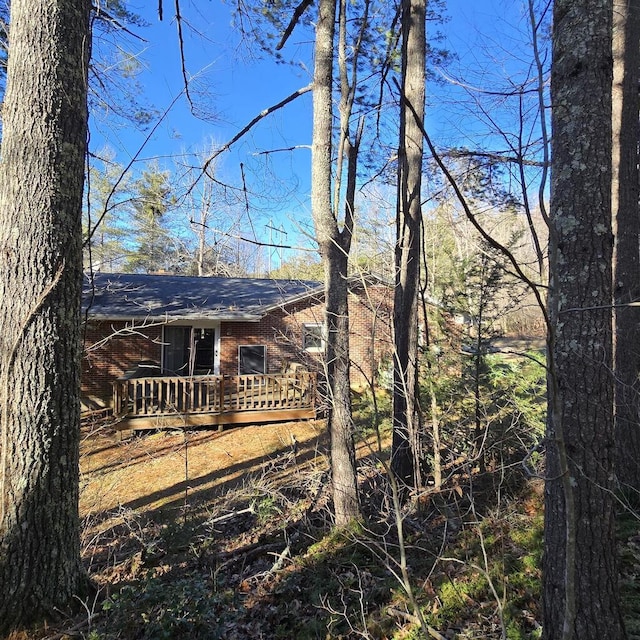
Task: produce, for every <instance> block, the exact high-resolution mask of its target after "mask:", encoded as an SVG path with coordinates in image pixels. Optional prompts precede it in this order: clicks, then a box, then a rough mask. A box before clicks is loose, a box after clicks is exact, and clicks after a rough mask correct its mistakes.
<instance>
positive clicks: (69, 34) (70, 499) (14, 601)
mask: <svg viewBox="0 0 640 640" xmlns="http://www.w3.org/2000/svg"><path fill="white" fill-rule="evenodd" d="M89 10H90V2H89V0H48V1H47V2H44V1H42V0H12V2H11V37H10V55H9V67H8V79H7V91H6V95H5V101H4V108H3V137H2V163H1V164H0V300H1V301H2V304H0V327H1V331H0V416H1V433H2V453H1V459H0V501H1V502H0V634H2V633H5V632H6V631H8V630H9V629H11V628H14V627H17V626H20V625H24V624H28V623H30V622H32V621H34V620H37V619H39V618H41V617H43V616H46V615H48V614H52V613H53V612H54V609H61V608H63V607H65V606H66V605H67V604H69V602H70V600H71V598H72V597H73V596H74V595H76V594H80V593H82V591H83V590H84V589H86V587H87V584H88V583H87V580H86V576H85V574H84V572H83V570H82V567H81V564H80V541H79V540H80V533H79V517H78V482H79V476H78V448H79V437H80V434H79V422H80V405H79V390H80V381H79V369H80V367H79V364H80V362H79V360H80V293H81V285H82V251H81V239H82V238H81V205H82V189H83V176H84V158H85V150H86V138H87V100H86V95H87V89H86V86H87V64H88V51H89V46H88V44H89Z"/></svg>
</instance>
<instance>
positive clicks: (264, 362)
mask: <svg viewBox="0 0 640 640" xmlns="http://www.w3.org/2000/svg"><path fill="white" fill-rule="evenodd" d="M242 349H254V350H255V349H262V354H263V355H262V367H263V370H262V371H250V372H243V371H242V364H243V359H242V353H241V352H242ZM266 373H267V345H266V344H239V345H238V375H239V376H252V375H265V374H266Z"/></svg>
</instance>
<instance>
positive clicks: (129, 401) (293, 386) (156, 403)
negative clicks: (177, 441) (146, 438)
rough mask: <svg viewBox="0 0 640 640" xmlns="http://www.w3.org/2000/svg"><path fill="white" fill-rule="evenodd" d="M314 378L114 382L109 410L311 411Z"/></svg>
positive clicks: (312, 375)
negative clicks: (111, 408) (112, 402)
mask: <svg viewBox="0 0 640 640" xmlns="http://www.w3.org/2000/svg"><path fill="white" fill-rule="evenodd" d="M316 384H317V379H316V374H315V373H311V372H306V371H305V372H297V373H295V374H265V375H244V376H193V377H177V376H176V377H149V378H132V379H129V380H118V381H117V382H115V383H114V385H113V400H114V404H113V411H114V414H115V415H116V416H119V417H124V416H126V417H138V416H140V417H142V416H164V415H169V414H178V413H179V414H194V413H200V414H204V413H216V414H220V413H227V412H237V411H269V410H274V411H276V410H281V409H311V408H313V407H314V406H315V398H316Z"/></svg>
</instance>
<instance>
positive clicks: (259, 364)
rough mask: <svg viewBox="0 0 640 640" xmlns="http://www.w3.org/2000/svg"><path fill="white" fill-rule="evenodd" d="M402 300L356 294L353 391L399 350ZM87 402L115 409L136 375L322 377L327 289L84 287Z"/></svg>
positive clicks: (299, 284) (122, 283) (269, 283)
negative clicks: (396, 338) (394, 319)
mask: <svg viewBox="0 0 640 640" xmlns="http://www.w3.org/2000/svg"><path fill="white" fill-rule="evenodd" d="M392 305H393V291H392V289H391V287H389V286H388V285H387V284H385V283H383V282H381V281H379V280H376V279H374V278H365V279H353V280H352V282H351V285H350V300H349V318H350V329H351V358H352V383H353V384H354V386H362V385H364V384H366V382H367V380H369V379H371V378H372V377H373V376H375V375H376V373H377V372H378V370H379V368H380V366H381V364H382V363H383V361H384V360H385V359H386V358H389V354H390V353H391V349H392V337H391V315H392ZM83 309H84V313H85V318H86V323H85V333H84V346H85V349H84V357H83V362H82V395H83V398H84V401H85V404H86V405H87V406H90V407H95V406H109V405H111V404H112V402H113V395H112V394H113V383H114V382H115V381H116V380H122V379H125V378H127V377H136V376H181V377H182V376H184V377H193V376H236V377H237V376H242V375H247V374H248V375H252V374H256V375H260V374H280V373H285V372H291V371H296V370H306V371H316V372H319V371H321V370H322V356H323V352H324V304H323V285H322V283H319V282H312V281H300V280H271V279H258V278H222V277H202V278H200V277H189V276H173V275H149V274H106V273H96V274H93V277H92V279H91V280H89V279H87V281H86V282H85V287H84V295H83Z"/></svg>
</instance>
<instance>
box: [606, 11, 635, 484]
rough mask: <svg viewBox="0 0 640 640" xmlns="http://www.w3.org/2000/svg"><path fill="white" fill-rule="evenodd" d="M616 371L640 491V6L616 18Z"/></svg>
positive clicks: (629, 457) (626, 470)
mask: <svg viewBox="0 0 640 640" xmlns="http://www.w3.org/2000/svg"><path fill="white" fill-rule="evenodd" d="M613 20H614V22H613V188H612V210H613V233H614V237H615V245H614V262H613V269H614V278H613V281H614V289H613V296H614V303H615V315H614V319H615V320H614V321H615V324H614V372H615V377H616V386H615V419H616V444H617V457H616V463H617V464H616V466H617V476H618V480H619V481H620V483H621V485H622V486H623V487H627V488H630V489H632V490H634V491H640V467H639V466H638V465H639V461H640V381H639V380H638V376H639V374H640V307H631V306H627V305H628V304H629V303H630V302H634V301H637V300H639V299H640V207H639V206H638V200H639V198H640V189H639V186H640V185H639V180H640V177H639V175H638V143H639V141H640V119H639V118H640V113H639V112H640V93H638V82H639V81H640V2H639V1H638V0H628V2H622V3H619V4H617V5H616V7H615V11H614V17H613Z"/></svg>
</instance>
